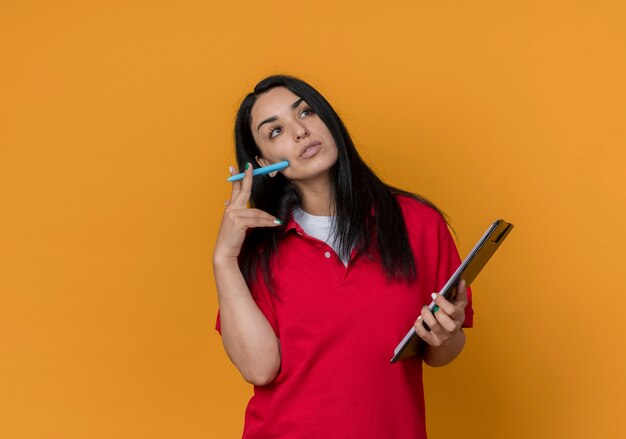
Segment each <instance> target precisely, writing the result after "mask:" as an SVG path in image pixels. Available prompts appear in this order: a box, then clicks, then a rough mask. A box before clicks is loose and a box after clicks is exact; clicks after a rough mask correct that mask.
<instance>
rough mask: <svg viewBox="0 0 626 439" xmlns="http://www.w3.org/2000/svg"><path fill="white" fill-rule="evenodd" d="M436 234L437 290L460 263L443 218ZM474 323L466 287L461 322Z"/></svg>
mask: <svg viewBox="0 0 626 439" xmlns="http://www.w3.org/2000/svg"><path fill="white" fill-rule="evenodd" d="M438 235H439V251H438V258H439V259H438V261H437V278H436V286H437V291H439V290H441V288H442V287H443V286H444V285H445V283H446V282H447V281H448V279H449V278H450V276H451V275H452V274H453V273H454V272H455V271H456V269H457V268H459V266H460V265H461V258H460V257H459V252H458V250H457V248H456V245H455V243H454V239H452V235H451V234H450V231H449V230H448V225H447V224H446V222H445V221H444V219H443V218H441V220H440V221H439V222H438ZM473 325H474V310H473V308H472V290H471V288H469V287H468V288H467V306H466V307H465V321H464V322H463V327H464V328H471V327H472V326H473Z"/></svg>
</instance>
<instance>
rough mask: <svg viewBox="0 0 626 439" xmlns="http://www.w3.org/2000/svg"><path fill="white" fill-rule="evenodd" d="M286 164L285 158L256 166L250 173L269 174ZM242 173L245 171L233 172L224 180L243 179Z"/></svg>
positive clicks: (279, 169)
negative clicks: (233, 173)
mask: <svg viewBox="0 0 626 439" xmlns="http://www.w3.org/2000/svg"><path fill="white" fill-rule="evenodd" d="M288 166H289V162H288V161H287V160H285V161H283V162H278V163H274V164H272V165H269V166H263V167H262V168H256V169H255V170H254V171H252V175H263V174H269V173H270V172H274V171H282V170H283V169H285V168H287V167H288ZM244 175H245V173H244V172H242V173H241V174H235V175H233V176H232V177H228V178H227V179H226V180H228V181H237V180H243V176H244Z"/></svg>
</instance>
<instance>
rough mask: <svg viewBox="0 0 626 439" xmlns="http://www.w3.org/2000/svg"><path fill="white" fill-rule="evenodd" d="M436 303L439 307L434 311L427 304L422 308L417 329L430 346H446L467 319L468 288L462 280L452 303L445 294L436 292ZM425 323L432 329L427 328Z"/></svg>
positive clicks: (416, 324)
mask: <svg viewBox="0 0 626 439" xmlns="http://www.w3.org/2000/svg"><path fill="white" fill-rule="evenodd" d="M435 304H436V305H437V306H438V307H439V309H438V310H437V311H435V312H434V313H432V312H430V310H429V309H428V307H427V306H425V307H423V308H422V315H421V316H419V317H418V318H417V321H416V322H415V331H416V332H417V335H419V336H420V337H421V338H422V339H423V340H424V341H425V342H426V343H428V344H429V345H430V346H434V347H439V346H445V345H446V344H447V343H448V341H449V340H450V339H451V338H452V337H453V336H454V335H455V334H456V333H457V332H458V331H460V330H461V326H463V322H464V321H465V307H466V306H467V288H466V285H465V281H464V280H461V281H460V282H459V284H458V286H457V292H456V297H455V298H454V301H453V302H452V303H451V302H449V301H447V300H446V299H445V298H444V297H443V296H441V295H439V294H436V297H435ZM424 323H426V324H427V325H428V327H429V328H430V331H428V330H426V328H425V327H424Z"/></svg>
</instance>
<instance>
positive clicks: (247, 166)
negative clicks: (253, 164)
mask: <svg viewBox="0 0 626 439" xmlns="http://www.w3.org/2000/svg"><path fill="white" fill-rule="evenodd" d="M248 169H250V163H246V171H247V170H248Z"/></svg>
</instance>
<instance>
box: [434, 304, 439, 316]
mask: <svg viewBox="0 0 626 439" xmlns="http://www.w3.org/2000/svg"><path fill="white" fill-rule="evenodd" d="M437 311H439V306H437V305H435V307H434V308H433V314H435V313H436V312H437Z"/></svg>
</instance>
